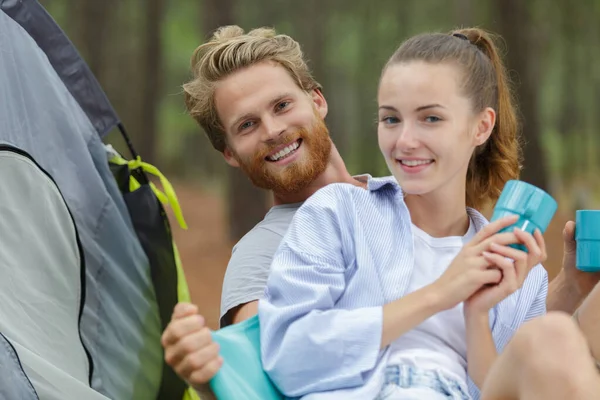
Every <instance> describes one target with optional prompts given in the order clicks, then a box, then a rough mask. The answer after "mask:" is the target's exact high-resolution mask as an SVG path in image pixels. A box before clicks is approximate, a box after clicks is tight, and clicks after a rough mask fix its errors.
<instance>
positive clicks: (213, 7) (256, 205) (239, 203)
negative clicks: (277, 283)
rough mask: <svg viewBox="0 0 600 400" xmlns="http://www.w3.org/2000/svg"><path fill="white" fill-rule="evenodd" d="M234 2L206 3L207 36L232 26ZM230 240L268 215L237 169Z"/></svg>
mask: <svg viewBox="0 0 600 400" xmlns="http://www.w3.org/2000/svg"><path fill="white" fill-rule="evenodd" d="M234 5H235V0H205V2H204V29H205V33H206V35H208V34H209V33H210V32H213V31H214V30H215V29H217V28H218V27H220V26H223V25H231V24H233V23H234V16H233V14H234ZM228 181H229V193H228V196H229V207H228V208H229V210H228V211H229V238H230V239H231V240H232V241H238V240H239V239H241V238H242V236H244V235H245V234H246V233H247V232H248V231H249V230H250V229H252V228H253V227H254V225H256V224H257V223H258V222H259V221H260V220H261V219H262V218H263V217H264V216H265V213H266V211H267V201H266V193H265V191H264V190H261V189H258V188H256V187H255V186H254V185H252V183H251V182H250V181H249V180H248V178H247V177H246V176H245V175H244V174H243V173H242V172H241V171H240V169H239V168H229V173H228Z"/></svg>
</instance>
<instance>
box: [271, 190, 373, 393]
mask: <svg viewBox="0 0 600 400" xmlns="http://www.w3.org/2000/svg"><path fill="white" fill-rule="evenodd" d="M338 189H339V188H338ZM349 195H350V194H349V193H347V194H346V195H345V196H344V193H343V192H342V193H339V192H336V191H335V190H334V188H332V187H331V185H330V186H328V187H326V188H325V189H322V190H321V191H319V192H317V193H316V194H314V195H313V196H312V197H311V199H310V200H309V201H307V202H306V203H305V204H304V205H303V206H302V207H301V208H300V209H299V210H298V211H297V213H296V215H295V217H294V219H293V221H292V224H291V226H290V228H289V230H288V232H287V234H286V236H285V237H284V239H283V241H282V243H281V246H280V248H279V250H278V251H277V253H276V255H275V257H274V260H273V264H272V266H271V275H270V277H269V280H268V283H267V290H266V293H265V297H264V298H263V299H262V300H260V301H259V319H260V329H261V356H262V361H263V367H264V369H265V371H266V372H267V374H268V375H269V377H270V378H271V380H272V381H273V382H274V383H275V384H276V385H277V387H278V388H279V390H280V391H281V392H282V393H284V394H285V395H286V396H290V397H296V396H302V395H304V394H307V393H311V392H318V391H326V390H334V389H340V388H349V387H354V386H359V385H362V384H364V383H365V376H366V374H367V373H368V372H369V371H370V370H372V369H373V368H374V367H375V365H376V361H377V358H378V355H379V348H380V342H381V330H382V319H383V313H382V307H366V308H356V309H338V308H336V307H335V305H336V303H337V301H338V300H339V298H340V296H341V295H342V294H343V293H344V290H345V285H346V278H347V276H346V274H345V272H346V267H347V266H349V265H352V263H353V262H354V254H353V253H354V250H353V245H352V238H351V236H352V232H351V229H349V228H348V227H350V226H351V225H352V224H351V223H348V221H350V219H351V218H349V217H348V215H352V213H351V212H346V213H344V211H345V210H348V209H349V208H351V207H350V206H349V203H348V202H349V201H351V200H350V196H349Z"/></svg>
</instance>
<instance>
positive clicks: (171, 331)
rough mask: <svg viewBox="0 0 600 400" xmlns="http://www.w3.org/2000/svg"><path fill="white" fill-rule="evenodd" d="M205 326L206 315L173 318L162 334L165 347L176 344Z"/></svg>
mask: <svg viewBox="0 0 600 400" xmlns="http://www.w3.org/2000/svg"><path fill="white" fill-rule="evenodd" d="M203 328H204V317H202V316H201V315H198V314H193V315H190V316H187V317H183V318H180V319H175V320H172V321H171V322H170V323H169V325H168V326H167V329H165V331H164V332H163V334H162V337H161V343H162V345H163V347H166V346H169V345H172V344H175V343H177V342H179V341H180V340H181V339H183V338H184V337H186V336H188V335H189V334H191V333H194V332H198V331H200V330H202V329H203Z"/></svg>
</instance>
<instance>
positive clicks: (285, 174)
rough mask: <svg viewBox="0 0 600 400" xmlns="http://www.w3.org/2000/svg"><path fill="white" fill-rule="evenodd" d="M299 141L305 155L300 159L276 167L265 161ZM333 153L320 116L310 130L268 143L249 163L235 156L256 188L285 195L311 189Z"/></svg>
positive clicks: (302, 129) (288, 134)
mask: <svg viewBox="0 0 600 400" xmlns="http://www.w3.org/2000/svg"><path fill="white" fill-rule="evenodd" d="M298 139H301V140H302V142H301V144H300V148H302V151H303V152H304V155H303V156H302V159H301V160H298V161H294V162H292V163H291V164H289V165H285V166H283V167H277V166H276V165H275V163H273V164H274V165H272V166H270V165H269V163H271V162H270V161H267V160H266V157H267V155H269V154H270V153H271V152H273V151H274V150H275V149H276V148H277V147H279V146H281V145H283V144H288V143H289V144H291V143H294V142H295V141H297V140H298ZM300 148H298V150H296V151H299V150H300ZM330 154H331V140H330V138H329V130H328V129H327V126H326V125H325V122H324V121H323V119H322V118H321V117H320V116H317V118H316V121H315V125H314V126H313V127H312V128H311V129H310V130H308V129H304V128H301V129H298V130H296V131H294V132H290V133H286V134H284V135H282V136H281V137H280V138H278V140H277V142H276V143H272V144H269V145H268V146H266V147H265V148H263V149H262V150H261V151H260V152H258V153H257V154H256V155H255V156H254V157H253V158H252V159H250V160H242V159H240V158H239V157H238V156H237V155H235V154H234V157H235V158H236V160H237V161H238V163H239V164H240V168H241V169H242V171H244V173H245V174H246V175H247V176H248V178H249V179H250V181H252V183H253V184H254V185H255V186H258V187H260V188H263V189H267V190H272V191H273V192H274V193H276V194H284V195H285V194H294V193H298V192H300V191H301V190H303V189H305V188H306V187H308V185H310V184H311V183H312V182H313V181H314V180H315V179H316V178H317V177H318V176H319V175H321V174H322V173H323V171H325V168H327V164H328V162H329V156H330Z"/></svg>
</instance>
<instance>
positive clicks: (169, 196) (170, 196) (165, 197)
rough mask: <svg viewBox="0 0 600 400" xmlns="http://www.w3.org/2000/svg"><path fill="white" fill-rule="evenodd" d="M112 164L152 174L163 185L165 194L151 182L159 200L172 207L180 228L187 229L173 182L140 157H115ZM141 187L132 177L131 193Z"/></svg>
mask: <svg viewBox="0 0 600 400" xmlns="http://www.w3.org/2000/svg"><path fill="white" fill-rule="evenodd" d="M109 161H110V162H112V163H114V164H117V165H127V166H128V167H129V169H130V170H134V169H138V168H141V169H142V170H143V171H145V172H147V173H149V174H152V175H154V176H156V177H158V179H159V180H160V184H161V185H162V187H163V189H164V192H162V191H161V190H160V189H158V188H157V187H156V185H155V184H154V183H152V182H150V188H152V191H153V192H154V194H155V195H156V197H157V198H158V200H159V201H160V202H161V203H162V204H164V205H167V204H168V205H170V206H171V209H172V210H173V214H175V218H176V219H177V222H178V223H179V226H180V227H181V228H182V229H187V224H186V223H185V220H184V219H183V213H182V212H181V206H180V205H179V200H178V199H177V195H176V194H175V189H173V185H171V182H169V180H168V179H167V178H166V177H165V176H164V175H163V174H162V172H160V171H159V170H158V168H156V167H155V166H154V165H152V164H148V163H147V162H144V161H142V159H141V158H140V157H139V156H138V157H137V158H136V159H135V160H131V161H127V160H125V159H123V158H121V157H118V156H115V157H113V158H111V159H110V160H109ZM139 187H140V183H139V182H138V181H137V180H136V179H135V178H134V177H131V179H130V180H129V191H131V192H133V191H135V190H136V189H138V188H139Z"/></svg>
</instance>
